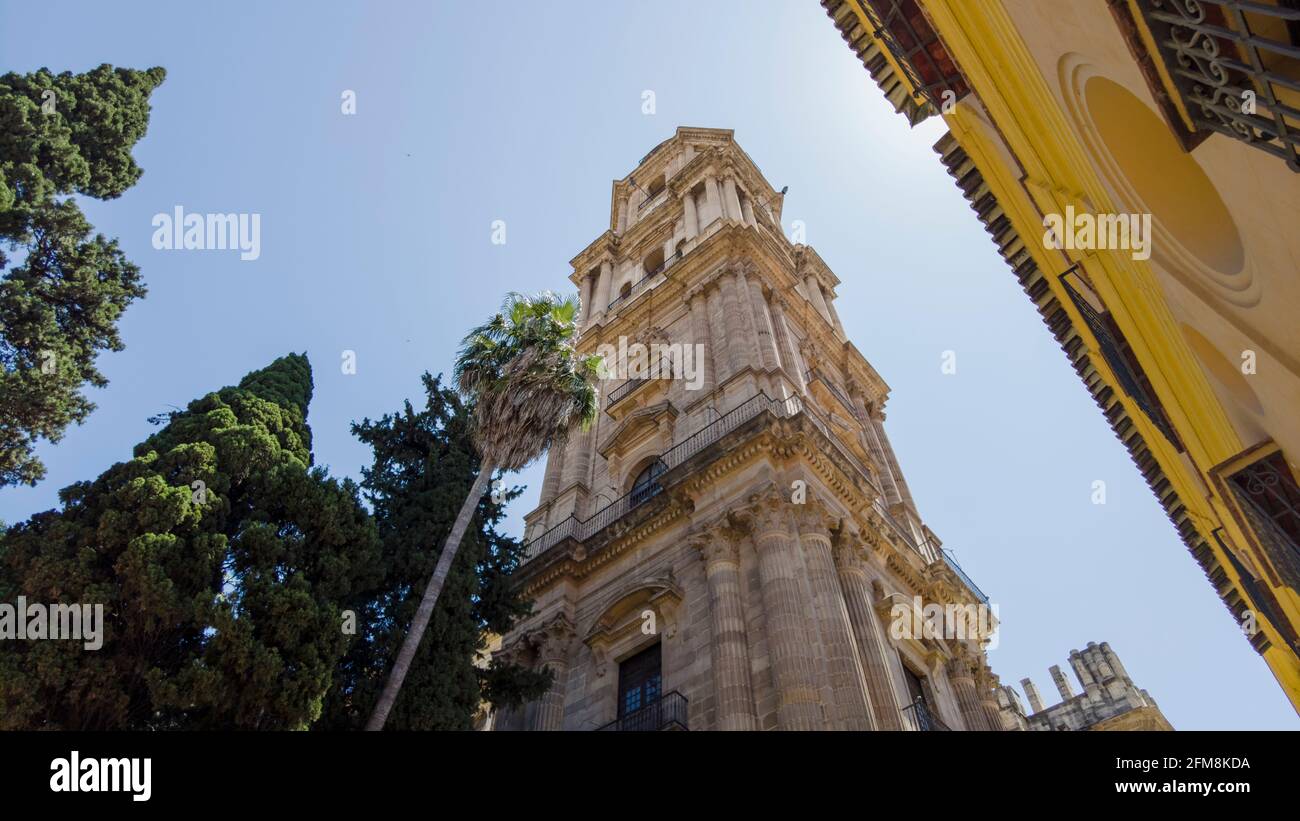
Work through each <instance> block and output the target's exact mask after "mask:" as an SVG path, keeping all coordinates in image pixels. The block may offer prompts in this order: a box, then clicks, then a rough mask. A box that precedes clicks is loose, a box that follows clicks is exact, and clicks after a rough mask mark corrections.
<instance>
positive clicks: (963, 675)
mask: <svg viewBox="0 0 1300 821" xmlns="http://www.w3.org/2000/svg"><path fill="white" fill-rule="evenodd" d="M947 672H948V683H949V684H951V685H952V690H953V695H955V696H956V697H957V709H958V710H960V711H961V717H962V720H963V721H965V722H966V729H967V730H989V729H992V728H991V727H989V725H988V718H987V717H986V716H985V714H984V706H983V705H982V704H981V703H980V697H979V693H978V692H977V691H976V690H975V671H974V669H973V665H972V664H971V662H970V660H969V659H967V658H955V659H950V660H949V661H948V665H947Z"/></svg>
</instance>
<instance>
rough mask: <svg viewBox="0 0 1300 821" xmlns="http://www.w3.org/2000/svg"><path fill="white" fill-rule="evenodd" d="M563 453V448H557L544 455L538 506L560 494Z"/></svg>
mask: <svg viewBox="0 0 1300 821" xmlns="http://www.w3.org/2000/svg"><path fill="white" fill-rule="evenodd" d="M564 451H565V448H564V447H563V446H558V447H552V448H551V449H550V450H549V451H547V453H546V471H545V472H544V473H543V474H542V493H541V498H540V499H539V500H538V501H539V503H540V504H546V503H547V502H549V501H550V500H552V499H554V498H555V494H557V493H559V492H560V479H562V478H563V476H564ZM549 524H554V523H553V522H552V523H549Z"/></svg>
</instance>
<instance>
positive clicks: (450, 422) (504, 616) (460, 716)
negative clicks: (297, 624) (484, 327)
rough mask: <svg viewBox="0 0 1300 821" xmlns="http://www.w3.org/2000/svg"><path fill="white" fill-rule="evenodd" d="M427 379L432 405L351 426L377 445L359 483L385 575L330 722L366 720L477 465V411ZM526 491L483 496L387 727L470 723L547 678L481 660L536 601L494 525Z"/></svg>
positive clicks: (370, 601) (515, 548)
mask: <svg viewBox="0 0 1300 821" xmlns="http://www.w3.org/2000/svg"><path fill="white" fill-rule="evenodd" d="M423 383H424V388H425V393H426V400H425V406H424V408H423V409H421V410H419V411H416V410H414V409H413V407H412V405H411V403H410V402H409V401H407V402H406V403H405V405H404V407H403V409H402V410H401V411H399V412H397V413H393V414H388V415H385V416H384V417H383V418H381V419H379V420H378V421H374V422H372V421H371V420H369V419H365V420H363V421H361V422H360V423H356V424H354V425H353V427H352V430H353V433H354V434H355V435H356V436H357V437H358V438H360V439H361V441H363V442H365V443H366V444H368V445H370V446H371V448H372V449H373V451H374V461H373V463H372V465H371V466H370V467H368V468H366V469H364V471H363V479H362V482H361V486H362V488H363V489H364V491H365V495H366V498H367V500H368V501H369V502H370V503H371V506H372V509H373V511H374V516H375V520H376V523H377V526H378V529H379V534H380V538H381V540H382V543H383V560H382V573H383V582H382V583H381V584H380V585H379V587H378V588H377V589H376V590H375V591H373V592H371V593H370V594H368V595H367V596H365V597H364V600H360V601H358V602H357V604H356V607H357V608H358V614H359V622H360V623H361V624H362V625H364V628H365V629H364V632H363V633H362V635H361V636H360V638H361V639H362V640H361V641H358V642H356V643H355V644H354V645H353V646H352V648H351V650H350V651H349V653H348V656H347V658H346V659H345V660H344V663H343V665H342V666H341V670H340V674H339V676H338V677H337V679H336V686H335V689H334V690H333V691H331V693H330V697H329V699H328V700H327V705H326V711H325V715H324V717H323V718H322V720H321V721H320V722H319V723H318V724H317V727H319V728H322V729H340V728H348V729H360V728H361V727H362V726H363V724H364V723H365V719H366V717H367V716H368V715H369V713H370V711H371V708H372V707H373V705H374V703H375V701H376V699H377V698H378V696H379V692H380V689H381V688H382V687H383V683H384V680H385V678H386V677H387V673H388V670H389V668H390V667H391V666H392V662H393V659H394V658H395V657H396V655H397V651H398V648H399V647H400V645H401V643H402V639H403V638H404V636H405V635H406V632H407V627H408V625H409V624H410V622H411V619H412V618H413V616H414V615H415V610H416V607H417V606H418V605H419V601H420V597H419V591H421V590H422V589H423V588H424V585H425V584H426V582H427V581H428V579H429V575H430V574H431V573H432V572H433V568H434V565H435V564H436V563H437V561H438V556H439V551H438V549H437V548H436V546H437V545H441V544H442V543H443V541H444V540H445V537H446V535H447V533H448V531H450V529H451V527H452V523H453V521H454V520H455V518H456V514H457V510H458V509H459V508H460V505H461V503H462V502H463V501H464V498H465V494H466V493H467V492H468V491H469V489H470V487H471V486H472V485H473V484H474V479H475V477H476V476H477V475H478V471H479V457H478V454H477V452H476V450H475V448H474V445H473V442H472V440H471V437H470V414H469V412H468V410H467V409H466V407H465V406H464V404H463V403H462V402H461V400H460V398H459V397H458V396H457V394H456V392H455V391H453V390H450V389H448V388H445V387H443V386H442V384H441V382H440V380H439V379H437V378H434V377H432V376H430V375H429V374H427V373H426V374H424V375H423ZM519 492H520V491H519V490H518V489H514V488H512V489H508V490H498V491H496V492H494V493H489V494H485V495H484V496H483V497H482V499H480V500H479V503H478V508H477V510H476V512H475V515H474V518H473V521H472V522H471V524H470V527H469V530H468V532H467V533H466V535H465V539H464V542H463V543H462V546H461V549H460V552H459V553H458V554H457V556H456V559H455V562H454V563H453V565H452V568H451V571H450V573H449V575H448V577H447V582H446V587H445V588H444V590H443V594H442V596H441V597H440V598H439V601H438V606H437V608H436V609H435V610H434V612H433V615H432V617H431V619H430V623H429V628H428V631H427V632H426V633H425V635H424V638H423V640H422V641H421V643H420V646H419V649H418V651H417V653H416V656H415V659H414V661H413V662H412V665H411V670H410V673H409V674H408V675H407V678H406V682H405V685H404V686H403V688H402V691H401V694H400V696H399V697H398V700H397V702H396V704H395V705H394V709H393V711H392V713H391V714H390V716H389V720H388V723H387V725H386V726H387V727H388V728H390V729H404V730H465V729H469V728H470V727H471V723H472V720H473V716H474V714H475V712H476V710H477V709H478V707H479V705H480V703H481V702H483V701H490V702H492V703H493V704H495V705H498V706H502V705H513V704H518V703H520V702H521V701H525V700H528V699H533V698H536V697H538V696H540V695H541V694H542V693H543V692H544V691H545V689H546V687H547V686H549V681H550V679H549V675H548V674H545V673H538V672H534V671H530V670H527V669H524V668H521V667H519V666H517V665H509V664H502V663H501V661H500V660H499V659H497V660H493V661H492V662H491V663H490V664H488V665H478V664H475V659H476V657H477V656H478V654H479V653H480V652H481V651H482V650H484V649H485V646H486V644H485V636H486V634H489V633H496V634H503V633H505V632H506V631H507V630H509V629H510V627H511V626H512V625H513V624H514V623H515V622H516V621H517V620H518V619H519V618H521V617H522V616H524V615H526V614H527V613H528V612H530V608H531V605H530V604H529V603H527V602H523V601H521V600H520V599H519V597H518V595H517V593H516V592H515V591H514V590H513V589H512V588H511V587H510V585H509V583H508V581H509V575H510V573H511V572H512V571H513V570H514V569H515V568H516V567H517V566H518V563H519V557H520V555H521V551H522V545H521V544H520V543H519V542H518V541H517V540H515V539H512V538H509V537H507V536H504V535H502V534H500V533H498V532H497V530H496V527H497V525H498V523H499V522H500V521H501V519H502V518H503V517H504V515H505V511H504V505H505V503H506V502H508V501H509V500H510V499H513V498H515V497H516V496H517V495H518V494H519ZM431 546H434V549H433V550H431V549H430V547H431ZM362 613H364V616H361V615H360V614H362Z"/></svg>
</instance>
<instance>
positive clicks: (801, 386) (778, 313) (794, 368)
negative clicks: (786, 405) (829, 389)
mask: <svg viewBox="0 0 1300 821" xmlns="http://www.w3.org/2000/svg"><path fill="white" fill-rule="evenodd" d="M787 307H788V303H787V302H786V301H785V297H782V296H779V295H777V294H773V295H772V328H773V330H774V331H775V332H776V345H777V349H778V350H779V351H780V353H781V365H782V367H783V368H784V369H785V374H786V376H787V377H788V378H789V379H790V381H791V382H793V383H794V385H795V388H796V389H797V390H798V392H799V395H800V396H802V395H804V394H805V393H806V392H807V390H808V388H807V384H806V383H805V382H804V373H803V368H802V367H801V366H800V363H799V349H798V348H797V347H796V345H795V340H794V334H793V333H791V332H790V326H789V325H788V324H787V323H786V319H785V313H786V308H787Z"/></svg>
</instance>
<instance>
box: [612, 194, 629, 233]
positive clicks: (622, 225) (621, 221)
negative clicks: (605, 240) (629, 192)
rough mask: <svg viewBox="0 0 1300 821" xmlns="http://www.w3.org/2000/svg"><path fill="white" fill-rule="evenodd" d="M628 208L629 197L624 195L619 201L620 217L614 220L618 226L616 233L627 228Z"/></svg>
mask: <svg viewBox="0 0 1300 821" xmlns="http://www.w3.org/2000/svg"><path fill="white" fill-rule="evenodd" d="M627 210H628V198H627V197H624V198H623V199H621V200H619V201H618V217H617V218H616V219H615V222H614V224H615V226H617V230H616V232H615V233H619V234H621V233H623V232H624V231H626V230H627Z"/></svg>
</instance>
